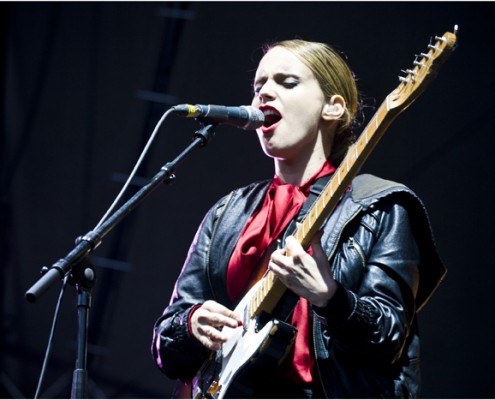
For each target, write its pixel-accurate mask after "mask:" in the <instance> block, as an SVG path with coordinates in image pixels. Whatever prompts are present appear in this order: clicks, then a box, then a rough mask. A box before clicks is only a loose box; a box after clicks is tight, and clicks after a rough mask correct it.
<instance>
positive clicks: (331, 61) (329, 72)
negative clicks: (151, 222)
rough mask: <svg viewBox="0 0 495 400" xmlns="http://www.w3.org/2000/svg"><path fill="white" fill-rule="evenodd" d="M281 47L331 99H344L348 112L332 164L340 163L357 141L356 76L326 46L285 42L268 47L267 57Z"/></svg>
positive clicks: (343, 116) (339, 128) (342, 125)
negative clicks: (334, 97)
mask: <svg viewBox="0 0 495 400" xmlns="http://www.w3.org/2000/svg"><path fill="white" fill-rule="evenodd" d="M277 46H278V47H283V48H284V49H287V50H289V51H291V52H292V53H293V54H295V55H296V56H297V57H298V58H299V59H300V60H301V61H302V62H303V63H304V64H305V65H306V66H307V67H308V68H309V69H310V70H311V71H312V72H313V74H314V76H315V78H316V80H317V81H318V83H319V85H320V87H321V89H322V91H323V94H324V95H325V97H326V98H327V99H330V98H331V97H332V96H333V95H336V94H338V95H340V96H342V97H343V98H344V100H345V104H346V107H345V112H344V114H343V115H342V117H341V119H340V124H339V126H338V128H337V130H336V134H335V138H334V142H333V147H332V162H334V163H340V161H341V160H342V159H343V157H344V156H345V153H346V152H347V149H348V147H349V146H350V145H351V144H352V143H353V142H354V139H355V137H354V134H353V132H352V126H353V124H354V123H355V118H356V114H357V113H358V108H359V94H358V89H357V85H356V80H355V78H354V74H353V73H352V71H351V69H350V68H349V66H348V65H347V63H346V62H345V61H344V59H343V58H342V57H341V56H340V55H339V54H338V53H337V51H336V50H334V49H333V48H332V47H330V46H329V45H327V44H325V43H318V42H308V41H306V40H302V39H294V40H283V41H280V42H276V43H273V44H270V45H268V46H265V47H264V52H265V54H266V53H267V52H268V51H269V50H270V49H272V48H274V47H277Z"/></svg>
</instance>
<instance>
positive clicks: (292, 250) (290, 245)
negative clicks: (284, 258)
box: [285, 236, 305, 256]
mask: <svg viewBox="0 0 495 400" xmlns="http://www.w3.org/2000/svg"><path fill="white" fill-rule="evenodd" d="M285 246H286V247H287V251H288V253H289V254H291V255H292V256H294V255H296V254H301V253H305V251H304V249H303V247H302V246H301V243H299V241H298V240H297V239H296V238H295V237H294V236H288V237H287V239H285Z"/></svg>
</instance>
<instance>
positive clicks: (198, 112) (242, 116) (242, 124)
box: [172, 104, 265, 130]
mask: <svg viewBox="0 0 495 400" xmlns="http://www.w3.org/2000/svg"><path fill="white" fill-rule="evenodd" d="M172 110H174V111H175V112H176V113H177V114H178V115H180V116H183V117H187V118H196V119H198V120H199V121H201V122H202V123H205V124H229V125H234V126H236V127H238V128H242V129H244V130H255V129H257V128H260V127H261V126H262V125H263V122H264V121H265V115H264V114H263V113H262V112H261V111H260V110H258V109H257V108H254V107H251V106H240V107H227V106H216V105H212V104H208V105H203V104H196V105H191V104H179V105H177V106H174V107H172Z"/></svg>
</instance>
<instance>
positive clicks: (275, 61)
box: [256, 46, 313, 78]
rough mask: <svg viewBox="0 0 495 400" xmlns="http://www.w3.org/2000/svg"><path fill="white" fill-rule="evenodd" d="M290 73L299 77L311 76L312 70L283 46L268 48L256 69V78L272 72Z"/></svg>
mask: <svg viewBox="0 0 495 400" xmlns="http://www.w3.org/2000/svg"><path fill="white" fill-rule="evenodd" d="M280 73H283V74H292V75H297V76H300V77H312V76H313V72H312V71H311V70H310V69H309V67H308V66H306V64H304V63H303V62H302V61H301V60H300V59H299V58H298V57H297V56H296V55H295V54H294V53H292V52H291V51H289V50H287V49H285V48H283V47H280V46H278V47H274V48H272V49H270V50H269V51H268V52H267V53H266V54H265V55H264V56H263V58H262V59H261V61H260V63H259V64H258V69H257V70H256V78H259V77H263V76H269V75H272V74H280Z"/></svg>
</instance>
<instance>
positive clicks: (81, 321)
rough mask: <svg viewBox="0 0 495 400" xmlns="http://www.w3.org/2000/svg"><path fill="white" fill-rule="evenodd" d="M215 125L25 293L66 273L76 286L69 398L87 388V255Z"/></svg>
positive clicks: (91, 279) (31, 294)
mask: <svg viewBox="0 0 495 400" xmlns="http://www.w3.org/2000/svg"><path fill="white" fill-rule="evenodd" d="M215 127H216V124H207V125H204V126H203V127H202V128H201V129H200V130H198V131H197V132H195V134H194V136H193V141H192V143H191V144H190V145H189V146H187V148H186V149H185V150H183V151H182V152H181V153H180V154H179V155H178V156H177V157H176V158H175V159H174V160H173V161H171V162H168V163H166V164H165V165H164V166H163V167H162V168H161V169H160V171H159V172H158V173H157V174H156V175H155V176H154V177H153V178H152V179H151V181H150V182H149V183H148V184H147V185H145V186H143V187H142V188H141V189H140V190H139V191H138V192H137V193H136V194H135V195H134V196H132V197H131V198H130V199H129V200H128V201H127V202H126V203H125V204H124V205H122V206H121V207H120V209H118V210H117V211H116V212H115V213H113V214H112V215H111V216H110V217H108V219H107V220H105V221H104V222H103V223H102V224H101V225H100V226H98V227H97V228H95V229H94V230H92V231H89V232H88V233H86V234H85V235H83V236H80V237H78V238H77V239H76V246H75V247H74V248H73V249H72V250H71V251H70V252H69V253H68V254H67V255H66V256H65V257H64V258H61V259H59V260H58V261H56V262H55V263H54V264H53V265H52V266H51V267H50V268H48V267H43V268H42V269H41V273H42V276H41V278H40V279H39V280H38V281H37V282H36V283H35V284H34V285H33V286H32V287H31V288H30V289H29V290H28V291H27V292H26V295H25V297H26V300H27V301H29V302H31V303H34V302H35V301H36V300H37V299H38V298H39V297H40V296H41V295H42V294H44V293H45V292H46V291H47V290H48V289H49V287H50V286H51V285H53V284H54V283H55V282H56V281H58V280H60V279H63V278H64V277H65V276H66V275H67V274H70V275H69V278H70V279H69V282H70V283H71V284H74V285H75V287H76V289H77V298H78V299H77V310H78V334H77V335H78V337H77V361H76V368H75V370H74V373H73V381H72V391H71V396H72V398H73V399H80V398H86V396H87V393H88V388H87V381H88V376H87V370H86V359H87V330H88V315H89V308H90V307H91V289H92V287H93V286H94V284H95V282H96V273H95V270H94V268H93V266H92V265H91V263H90V260H89V254H90V253H91V252H92V251H93V250H95V249H96V248H97V247H98V246H99V245H100V244H101V242H102V239H103V238H104V237H105V236H106V235H107V234H108V233H109V232H110V231H111V230H112V229H113V228H114V227H115V226H116V225H117V224H118V223H119V222H120V221H122V220H123V219H124V218H125V217H126V216H127V215H128V214H129V213H130V212H131V211H132V210H134V209H135V208H136V207H137V206H138V205H139V204H140V203H141V202H142V201H143V200H144V199H145V198H146V197H147V196H148V195H150V194H151V192H153V191H154V190H155V189H156V188H157V187H158V186H159V185H160V184H162V183H170V182H172V181H173V180H174V179H175V171H176V168H177V166H178V165H179V164H180V163H181V162H182V161H183V160H184V158H185V157H186V156H187V155H189V153H191V151H192V150H193V149H195V148H196V147H204V146H206V145H207V144H208V143H209V142H210V141H211V139H212V138H213V136H214V135H215Z"/></svg>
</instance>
